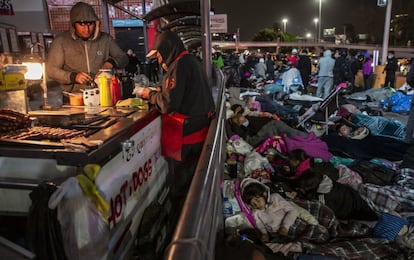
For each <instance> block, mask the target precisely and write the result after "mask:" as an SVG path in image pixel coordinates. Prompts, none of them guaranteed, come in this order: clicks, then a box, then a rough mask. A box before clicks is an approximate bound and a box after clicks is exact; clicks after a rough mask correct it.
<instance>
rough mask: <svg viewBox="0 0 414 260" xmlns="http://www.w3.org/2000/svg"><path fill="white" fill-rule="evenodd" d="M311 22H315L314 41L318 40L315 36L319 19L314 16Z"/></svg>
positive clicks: (316, 35)
mask: <svg viewBox="0 0 414 260" xmlns="http://www.w3.org/2000/svg"><path fill="white" fill-rule="evenodd" d="M313 22H314V23H315V42H316V40H319V39H317V37H318V22H319V19H318V18H314V19H313Z"/></svg>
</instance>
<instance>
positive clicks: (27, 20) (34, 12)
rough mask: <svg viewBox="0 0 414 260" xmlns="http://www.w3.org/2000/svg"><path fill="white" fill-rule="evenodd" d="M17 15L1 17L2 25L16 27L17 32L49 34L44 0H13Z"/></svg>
mask: <svg viewBox="0 0 414 260" xmlns="http://www.w3.org/2000/svg"><path fill="white" fill-rule="evenodd" d="M10 2H11V4H12V5H13V10H14V13H15V15H0V23H5V24H10V25H13V26H15V27H16V31H17V32H49V31H50V29H49V21H48V15H47V12H46V9H45V8H44V7H45V6H46V3H45V1H44V0H12V1H10Z"/></svg>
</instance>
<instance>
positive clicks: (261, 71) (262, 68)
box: [254, 58, 267, 80]
mask: <svg viewBox="0 0 414 260" xmlns="http://www.w3.org/2000/svg"><path fill="white" fill-rule="evenodd" d="M266 69H267V68H266V64H265V62H264V59H263V58H260V59H259V62H258V63H257V64H256V66H255V67H254V72H255V74H256V77H260V78H262V79H263V80H266Z"/></svg>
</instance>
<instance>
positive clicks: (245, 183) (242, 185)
mask: <svg viewBox="0 0 414 260" xmlns="http://www.w3.org/2000/svg"><path fill="white" fill-rule="evenodd" d="M252 183H258V184H260V185H262V186H263V187H265V188H266V190H267V202H269V200H270V188H269V187H268V186H266V185H264V184H263V183H261V182H260V181H258V180H256V179H254V178H250V177H247V178H245V179H243V180H242V181H241V182H240V194H241V195H242V196H243V192H244V189H245V188H246V187H247V186H248V185H249V184H252Z"/></svg>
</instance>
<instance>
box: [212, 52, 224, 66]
mask: <svg viewBox="0 0 414 260" xmlns="http://www.w3.org/2000/svg"><path fill="white" fill-rule="evenodd" d="M211 62H212V63H213V64H214V65H216V67H217V68H219V69H222V68H223V67H224V60H223V55H221V52H219V51H216V52H215V53H214V54H213V58H212V60H211Z"/></svg>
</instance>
